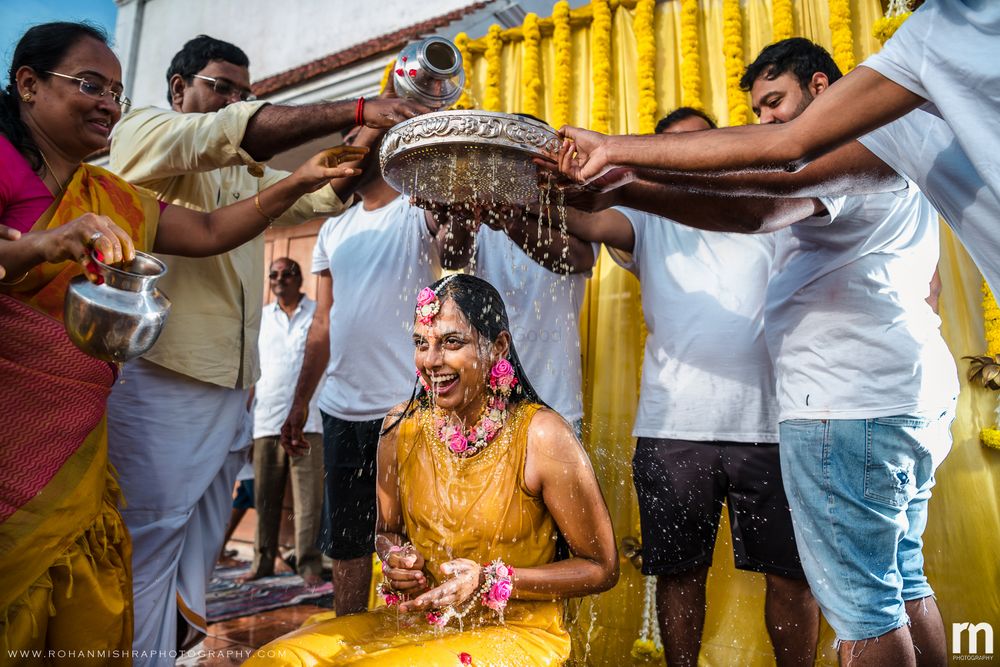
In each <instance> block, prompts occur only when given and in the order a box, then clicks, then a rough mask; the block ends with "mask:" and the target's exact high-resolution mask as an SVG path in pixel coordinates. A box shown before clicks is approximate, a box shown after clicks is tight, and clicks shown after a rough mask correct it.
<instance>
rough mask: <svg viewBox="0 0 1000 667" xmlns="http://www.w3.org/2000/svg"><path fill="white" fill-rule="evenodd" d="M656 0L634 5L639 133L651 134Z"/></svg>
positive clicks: (640, 1)
mask: <svg viewBox="0 0 1000 667" xmlns="http://www.w3.org/2000/svg"><path fill="white" fill-rule="evenodd" d="M655 10H656V0H639V1H638V2H637V3H636V5H635V18H634V19H633V24H632V25H633V29H634V30H635V42H636V51H637V54H638V62H637V63H636V70H637V76H638V78H639V133H640V134H652V133H653V131H654V130H655V129H656V111H657V106H656V32H655V30H654V29H653V17H654V12H655Z"/></svg>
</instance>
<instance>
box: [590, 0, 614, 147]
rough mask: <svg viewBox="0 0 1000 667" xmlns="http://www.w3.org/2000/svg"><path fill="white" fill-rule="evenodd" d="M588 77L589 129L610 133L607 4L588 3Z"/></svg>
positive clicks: (597, 0) (604, 1)
mask: <svg viewBox="0 0 1000 667" xmlns="http://www.w3.org/2000/svg"><path fill="white" fill-rule="evenodd" d="M590 6H591V9H592V10H593V16H594V18H593V21H592V23H591V24H590V58H591V61H590V74H591V80H592V81H593V82H594V97H593V99H592V100H590V129H592V130H596V131H597V132H610V131H611V5H609V4H608V0H591V3H590Z"/></svg>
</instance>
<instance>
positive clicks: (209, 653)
mask: <svg viewBox="0 0 1000 667" xmlns="http://www.w3.org/2000/svg"><path fill="white" fill-rule="evenodd" d="M325 611H330V610H329V609H324V608H323V607H316V606H314V605H298V606H295V607H286V608H285V609H275V610H274V611H268V612H264V613H262V614H257V615H256V616H245V617H243V618H236V619H233V620H231V621H223V622H221V623H214V624H212V625H210V626H209V627H208V635H209V636H208V637H207V638H206V639H205V640H204V641H203V642H201V643H200V644H198V645H197V646H195V647H194V648H192V649H191V650H190V651H189V652H188V655H187V656H185V657H184V658H181V659H180V660H178V661H177V664H178V665H184V666H185V667H188V666H193V665H213V666H219V667H221V666H222V665H239V664H242V663H243V661H244V660H246V659H247V658H249V657H250V654H251V653H253V651H254V649H257V648H259V647H261V646H263V645H264V644H266V643H267V642H269V641H271V640H272V639H275V638H276V637H280V636H281V635H283V634H285V633H287V632H291V631H292V630H295V629H296V628H298V627H299V626H300V625H302V622H303V621H305V620H306V619H307V618H309V617H310V616H312V615H313V614H317V613H320V612H325Z"/></svg>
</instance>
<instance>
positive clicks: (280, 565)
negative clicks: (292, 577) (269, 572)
mask: <svg viewBox="0 0 1000 667" xmlns="http://www.w3.org/2000/svg"><path fill="white" fill-rule="evenodd" d="M274 573H275V574H295V570H293V569H292V568H291V566H289V565H288V563H286V562H285V559H284V558H282V557H281V556H278V557H277V558H275V559H274Z"/></svg>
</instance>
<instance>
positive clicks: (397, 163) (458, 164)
mask: <svg viewBox="0 0 1000 667" xmlns="http://www.w3.org/2000/svg"><path fill="white" fill-rule="evenodd" d="M559 146H560V141H559V137H558V135H557V134H556V131H555V130H554V129H553V128H552V127H550V126H548V125H546V124H545V123H542V122H540V121H537V120H534V119H532V118H528V117H525V116H518V115H516V114H508V113H497V112H492V111H476V110H466V109H462V110H450V111H436V112H433V113H428V114H424V115H423V116H416V117H414V118H410V119H408V120H405V121H403V122H402V123H399V124H397V125H395V126H393V127H392V128H391V129H390V130H389V131H388V132H387V133H386V135H385V138H384V139H383V140H382V147H381V149H380V150H379V163H380V164H381V167H382V175H383V176H384V177H385V180H386V181H387V182H388V183H389V184H390V185H392V187H393V188H395V189H396V190H398V191H399V192H402V193H403V194H406V195H409V196H412V197H418V198H420V199H424V200H427V201H432V202H436V203H440V204H456V203H473V202H474V203H480V204H498V205H505V204H507V205H524V204H530V203H533V202H537V201H539V197H540V193H541V189H540V188H539V185H538V167H537V166H536V165H535V164H534V162H533V161H532V160H533V159H534V158H545V159H549V160H555V159H557V158H558V155H559Z"/></svg>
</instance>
